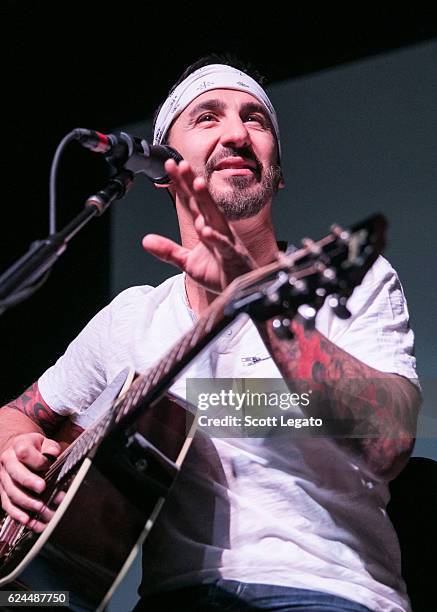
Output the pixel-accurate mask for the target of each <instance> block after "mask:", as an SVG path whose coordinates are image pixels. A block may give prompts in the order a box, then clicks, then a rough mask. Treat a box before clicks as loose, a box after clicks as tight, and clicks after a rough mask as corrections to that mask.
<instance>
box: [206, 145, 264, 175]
mask: <svg viewBox="0 0 437 612" xmlns="http://www.w3.org/2000/svg"><path fill="white" fill-rule="evenodd" d="M229 157H242V158H243V159H245V160H247V161H250V162H254V163H255V164H256V169H255V173H256V174H257V175H258V176H260V175H261V168H262V165H261V162H260V161H259V159H258V158H257V156H256V155H255V153H254V152H253V151H252V149H250V148H249V147H243V148H240V149H236V148H234V147H226V148H224V149H222V150H221V151H220V153H217V155H214V157H211V159H209V160H208V161H207V163H206V165H205V174H206V177H207V178H208V179H209V178H210V176H211V174H212V173H213V172H214V169H215V168H216V166H217V164H219V163H220V162H221V161H222V160H223V159H226V158H229Z"/></svg>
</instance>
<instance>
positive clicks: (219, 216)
mask: <svg viewBox="0 0 437 612" xmlns="http://www.w3.org/2000/svg"><path fill="white" fill-rule="evenodd" d="M193 191H194V199H195V201H196V203H197V206H198V207H199V210H200V212H201V213H202V215H203V216H204V217H205V220H206V222H207V225H210V226H211V227H212V228H213V229H215V230H216V231H218V232H221V233H223V234H224V235H225V236H227V237H228V238H229V239H230V240H231V241H234V235H233V233H232V231H231V228H230V226H229V224H228V221H227V220H226V217H225V216H224V214H223V213H222V212H221V211H220V210H219V209H218V207H217V204H216V203H215V202H214V200H213V199H212V197H211V194H210V193H209V190H208V187H207V186H206V182H205V179H204V178H202V177H197V178H195V179H194V181H193Z"/></svg>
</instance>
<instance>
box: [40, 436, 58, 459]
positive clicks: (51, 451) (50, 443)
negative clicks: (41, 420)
mask: <svg viewBox="0 0 437 612" xmlns="http://www.w3.org/2000/svg"><path fill="white" fill-rule="evenodd" d="M61 451H62V448H61V446H60V444H58V442H56V440H51V439H50V438H44V440H43V443H42V445H41V454H43V455H52V456H53V457H57V456H58V455H59V454H60V453H61Z"/></svg>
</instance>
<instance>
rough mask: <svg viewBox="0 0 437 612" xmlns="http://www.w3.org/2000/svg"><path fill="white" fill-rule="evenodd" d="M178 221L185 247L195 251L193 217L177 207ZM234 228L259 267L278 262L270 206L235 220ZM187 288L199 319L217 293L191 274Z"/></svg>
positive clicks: (195, 236)
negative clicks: (205, 287)
mask: <svg viewBox="0 0 437 612" xmlns="http://www.w3.org/2000/svg"><path fill="white" fill-rule="evenodd" d="M178 218H179V225H180V231H181V240H182V245H183V246H184V247H185V248H187V249H192V248H193V247H194V246H195V245H196V244H197V243H198V242H199V239H198V237H197V233H196V230H195V229H194V227H193V223H192V218H191V215H190V213H188V212H187V211H186V210H185V209H184V208H182V207H178ZM232 227H233V229H234V230H235V231H236V233H237V234H238V236H239V238H240V240H241V241H242V242H243V243H244V245H245V247H246V248H247V250H248V251H249V253H250V254H251V256H252V257H253V259H254V260H255V261H256V263H257V265H258V266H259V267H261V266H264V265H266V264H268V263H270V262H272V261H273V260H274V259H275V254H276V252H277V250H278V247H277V243H276V237H275V232H274V229H273V222H272V218H271V203H269V204H267V205H266V206H265V207H264V208H263V209H262V210H261V211H260V212H259V213H258V214H257V215H255V216H254V217H251V218H250V219H241V220H238V221H232ZM185 287H186V291H187V297H188V302H189V304H190V307H191V309H192V310H193V311H194V312H195V313H196V315H197V316H200V315H201V314H202V313H203V311H204V310H205V309H206V308H207V307H208V306H209V304H210V303H211V302H213V301H214V300H215V298H216V297H217V294H215V293H211V292H209V291H207V290H206V289H204V288H203V287H201V286H200V285H199V284H197V283H196V282H195V281H193V280H192V279H191V278H190V277H189V276H188V275H186V276H185Z"/></svg>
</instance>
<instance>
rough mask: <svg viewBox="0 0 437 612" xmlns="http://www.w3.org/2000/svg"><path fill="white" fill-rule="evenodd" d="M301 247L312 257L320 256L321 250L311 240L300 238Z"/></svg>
mask: <svg viewBox="0 0 437 612" xmlns="http://www.w3.org/2000/svg"><path fill="white" fill-rule="evenodd" d="M301 243H302V246H303V247H305V248H306V249H308V250H309V251H310V252H311V253H312V254H313V255H320V253H321V250H322V249H321V248H320V245H319V244H317V242H314V240H312V239H311V238H302V240H301Z"/></svg>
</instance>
